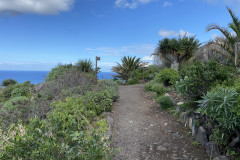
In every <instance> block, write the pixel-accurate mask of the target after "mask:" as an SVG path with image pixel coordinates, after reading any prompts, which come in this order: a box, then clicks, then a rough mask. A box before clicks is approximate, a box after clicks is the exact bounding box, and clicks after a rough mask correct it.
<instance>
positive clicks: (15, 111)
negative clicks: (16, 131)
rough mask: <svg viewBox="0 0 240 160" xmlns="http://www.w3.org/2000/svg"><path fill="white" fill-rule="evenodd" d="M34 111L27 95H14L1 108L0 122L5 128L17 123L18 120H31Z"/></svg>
mask: <svg viewBox="0 0 240 160" xmlns="http://www.w3.org/2000/svg"><path fill="white" fill-rule="evenodd" d="M32 112H33V107H32V106H31V104H30V101H29V99H28V98H27V97H14V98H12V99H10V100H8V101H7V102H6V103H5V104H4V105H3V107H2V108H1V109H0V114H1V117H0V122H1V126H2V127H3V128H7V127H8V126H9V125H10V124H12V123H15V124H16V123H17V122H18V120H21V121H23V122H26V121H28V120H29V117H30V116H33V114H31V113H32Z"/></svg>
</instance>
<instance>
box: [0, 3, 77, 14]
mask: <svg viewBox="0 0 240 160" xmlns="http://www.w3.org/2000/svg"><path fill="white" fill-rule="evenodd" d="M74 1H75V0H0V13H2V14H3V13H8V14H24V13H34V14H43V15H52V14H58V13H59V12H61V11H68V10H69V9H70V8H71V7H72V5H73V3H74Z"/></svg>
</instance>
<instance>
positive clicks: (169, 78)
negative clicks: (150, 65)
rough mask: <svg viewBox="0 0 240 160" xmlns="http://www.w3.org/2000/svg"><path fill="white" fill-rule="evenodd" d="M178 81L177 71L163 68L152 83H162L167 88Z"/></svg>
mask: <svg viewBox="0 0 240 160" xmlns="http://www.w3.org/2000/svg"><path fill="white" fill-rule="evenodd" d="M178 79H179V74H178V71H176V70H174V69H172V68H165V69H163V70H161V71H160V72H159V73H158V74H157V75H156V76H155V78H154V82H156V83H163V84H164V85H166V86H169V85H174V84H175V83H176V81H177V80H178Z"/></svg>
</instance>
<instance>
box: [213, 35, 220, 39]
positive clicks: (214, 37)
mask: <svg viewBox="0 0 240 160" xmlns="http://www.w3.org/2000/svg"><path fill="white" fill-rule="evenodd" d="M217 37H219V36H218V35H217V34H213V35H212V37H211V38H212V39H216V38H217Z"/></svg>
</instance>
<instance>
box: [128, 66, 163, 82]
mask: <svg viewBox="0 0 240 160" xmlns="http://www.w3.org/2000/svg"><path fill="white" fill-rule="evenodd" d="M162 68H163V67H162V66H156V65H150V66H148V67H140V68H138V69H137V70H135V71H133V72H131V74H130V78H132V79H136V80H138V81H150V80H153V78H154V77H155V76H156V74H158V72H159V71H160V70H161V69H162Z"/></svg>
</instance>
